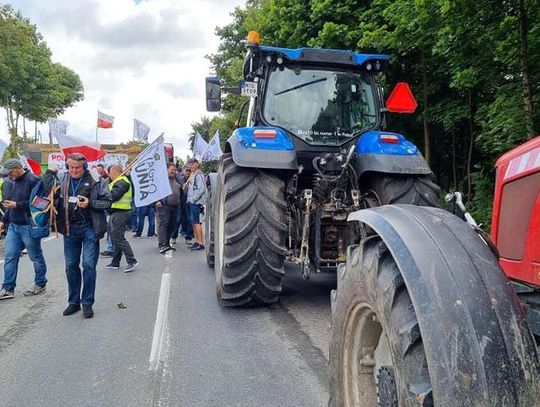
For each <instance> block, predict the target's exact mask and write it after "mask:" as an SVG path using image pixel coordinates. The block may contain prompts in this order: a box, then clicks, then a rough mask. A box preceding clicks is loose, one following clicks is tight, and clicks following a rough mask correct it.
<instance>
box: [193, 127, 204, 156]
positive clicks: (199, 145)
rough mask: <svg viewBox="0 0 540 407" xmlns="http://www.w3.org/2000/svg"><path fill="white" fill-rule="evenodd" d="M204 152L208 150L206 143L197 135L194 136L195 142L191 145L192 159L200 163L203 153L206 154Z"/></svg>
mask: <svg viewBox="0 0 540 407" xmlns="http://www.w3.org/2000/svg"><path fill="white" fill-rule="evenodd" d="M206 150H208V143H207V142H206V140H205V139H203V138H202V136H201V135H200V134H199V133H197V134H195V142H194V143H193V157H195V158H196V159H197V160H199V161H201V160H202V158H203V156H204V153H206Z"/></svg>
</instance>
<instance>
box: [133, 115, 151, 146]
mask: <svg viewBox="0 0 540 407" xmlns="http://www.w3.org/2000/svg"><path fill="white" fill-rule="evenodd" d="M148 133H150V127H148V126H147V125H146V124H144V123H143V122H141V121H140V120H137V119H133V140H138V141H144V142H145V143H148Z"/></svg>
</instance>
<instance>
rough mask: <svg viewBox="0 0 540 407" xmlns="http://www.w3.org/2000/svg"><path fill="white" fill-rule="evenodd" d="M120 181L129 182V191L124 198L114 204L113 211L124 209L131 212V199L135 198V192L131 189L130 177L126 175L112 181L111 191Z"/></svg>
mask: <svg viewBox="0 0 540 407" xmlns="http://www.w3.org/2000/svg"><path fill="white" fill-rule="evenodd" d="M120 180H122V181H125V182H127V183H128V185H129V189H128V190H127V191H126V193H125V194H124V195H122V198H120V199H119V200H118V201H114V202H113V203H112V205H111V209H122V210H125V211H129V210H130V209H131V198H132V197H133V190H132V189H131V182H129V179H128V177H126V176H125V175H121V176H119V177H118V178H116V179H115V180H114V181H111V182H110V183H109V191H111V190H112V188H113V186H114V184H116V183H117V182H118V181H120Z"/></svg>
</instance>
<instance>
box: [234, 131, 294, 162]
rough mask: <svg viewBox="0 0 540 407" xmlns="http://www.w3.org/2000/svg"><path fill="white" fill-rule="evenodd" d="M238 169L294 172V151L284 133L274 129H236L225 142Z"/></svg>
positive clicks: (292, 145)
mask: <svg viewBox="0 0 540 407" xmlns="http://www.w3.org/2000/svg"><path fill="white" fill-rule="evenodd" d="M227 143H228V147H229V148H230V152H231V153H232V159H233V161H234V163H235V164H236V165H237V166H239V167H248V168H269V169H283V170H296V169H297V163H296V151H295V150H294V144H293V143H292V141H291V139H290V138H289V136H288V135H287V133H286V132H285V131H283V130H282V129H279V128H275V127H244V128H240V129H236V130H235V131H234V133H233V134H232V135H231V137H229V139H228V140H227Z"/></svg>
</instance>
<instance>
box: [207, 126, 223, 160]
mask: <svg viewBox="0 0 540 407" xmlns="http://www.w3.org/2000/svg"><path fill="white" fill-rule="evenodd" d="M222 155H223V151H221V142H220V140H219V130H218V131H216V134H214V137H212V140H210V143H208V148H207V149H206V152H205V153H204V157H203V161H212V160H219V158H220V157H221V156H222Z"/></svg>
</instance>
